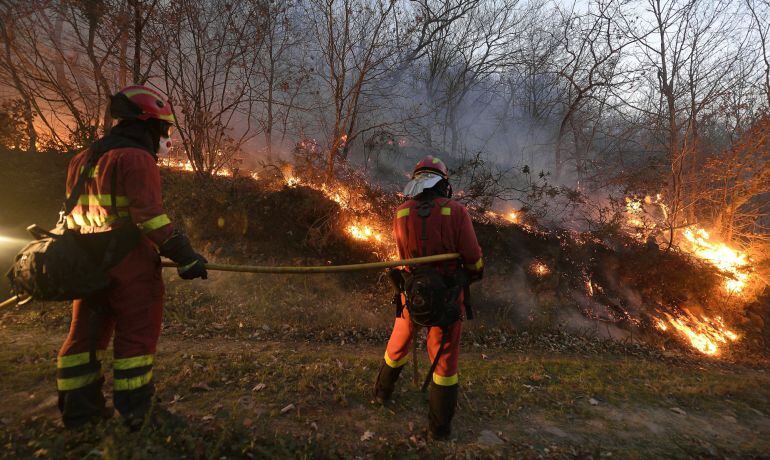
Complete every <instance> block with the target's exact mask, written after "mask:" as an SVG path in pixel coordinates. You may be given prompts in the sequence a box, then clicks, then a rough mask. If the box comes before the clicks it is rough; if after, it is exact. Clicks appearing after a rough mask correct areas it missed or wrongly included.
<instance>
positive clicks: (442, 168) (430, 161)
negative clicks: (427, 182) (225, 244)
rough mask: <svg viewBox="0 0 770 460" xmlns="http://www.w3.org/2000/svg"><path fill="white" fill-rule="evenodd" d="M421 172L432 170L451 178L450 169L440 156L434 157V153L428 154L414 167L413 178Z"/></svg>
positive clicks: (445, 177) (443, 176)
mask: <svg viewBox="0 0 770 460" xmlns="http://www.w3.org/2000/svg"><path fill="white" fill-rule="evenodd" d="M421 172H432V173H435V174H438V175H439V176H441V177H442V178H444V179H448V178H449V170H448V169H447V167H446V165H445V164H444V162H443V161H441V159H440V158H438V157H434V156H433V155H428V156H427V157H425V158H423V159H422V160H420V162H419V163H417V166H415V167H414V171H412V178H414V177H415V176H416V175H417V174H418V173H421Z"/></svg>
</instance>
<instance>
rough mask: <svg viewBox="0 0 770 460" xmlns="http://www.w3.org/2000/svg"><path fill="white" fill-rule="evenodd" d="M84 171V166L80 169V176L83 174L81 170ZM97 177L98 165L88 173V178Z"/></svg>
mask: <svg viewBox="0 0 770 460" xmlns="http://www.w3.org/2000/svg"><path fill="white" fill-rule="evenodd" d="M84 169H86V167H85V166H81V167H80V174H83V170H84ZM98 175H99V165H96V166H94V167H93V168H91V169H90V170H89V171H88V177H91V178H94V177H96V176H98Z"/></svg>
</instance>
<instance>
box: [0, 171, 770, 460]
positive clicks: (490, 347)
mask: <svg viewBox="0 0 770 460" xmlns="http://www.w3.org/2000/svg"><path fill="white" fill-rule="evenodd" d="M6 160H8V161H6ZM0 161H2V163H3V168H0V191H2V193H0V196H2V197H3V198H2V200H3V201H2V203H0V226H2V228H3V232H5V234H6V236H8V235H9V234H14V235H19V236H21V235H22V233H21V229H23V227H24V226H26V224H27V222H30V221H38V222H42V223H46V219H49V221H51V220H52V219H54V217H53V216H52V215H55V211H56V209H57V208H58V204H57V203H56V201H58V199H57V198H56V197H57V196H58V194H60V193H61V186H60V185H59V184H61V181H62V180H63V173H62V171H61V169H62V167H63V165H64V164H65V163H66V158H62V157H36V158H32V159H30V158H21V157H18V156H12V157H11V156H0ZM164 181H165V182H166V186H167V191H166V197H165V198H166V201H167V205H168V207H169V211H170V212H171V213H172V215H173V217H174V220H175V221H176V222H181V223H182V225H183V226H185V228H186V229H187V230H188V232H190V233H191V235H192V236H193V237H194V238H195V240H196V241H197V242H198V243H199V244H200V245H201V246H205V251H206V253H207V255H209V256H210V257H209V258H210V259H214V260H217V261H241V260H244V258H245V259H248V260H257V261H264V262H271V263H283V264H286V263H296V264H299V263H326V262H327V261H328V260H329V257H328V255H329V254H334V255H335V257H336V258H335V259H334V260H333V262H347V261H363V260H372V259H374V258H376V255H374V254H371V253H370V252H369V251H368V249H367V248H366V247H364V246H361V245H357V244H355V243H351V242H350V241H348V240H347V239H345V238H341V237H339V235H337V234H335V232H334V231H330V229H331V230H333V229H334V225H336V224H335V219H334V216H335V215H336V214H335V213H336V212H337V210H336V209H335V208H334V206H333V204H330V203H328V202H324V201H323V200H320V199H319V198H318V197H317V196H315V195H314V194H315V193H316V192H313V191H312V190H307V189H270V188H269V187H268V186H267V184H266V185H265V186H264V187H263V186H262V185H253V184H252V185H247V186H240V185H239V184H233V183H232V181H231V182H227V181H225V182H219V183H216V184H214V185H211V186H205V187H201V186H200V185H196V184H197V183H196V182H195V181H194V180H192V178H190V177H187V176H184V175H178V174H164ZM250 187H251V188H250ZM52 202H54V203H53V204H52ZM297 202H299V203H305V204H300V205H299V206H296V205H294V203H297ZM307 203H312V205H308V204H307ZM319 203H320V204H319ZM287 215H289V216H290V217H287ZM220 218H221V220H220ZM221 221H224V223H223V224H220V222H221ZM310 229H312V231H311V230H310ZM5 249H6V252H8V253H12V252H13V250H15V249H12V248H8V247H6V248H5ZM3 257H5V256H3ZM166 277H167V281H168V283H167V296H166V297H167V304H166V311H165V319H164V326H163V327H164V329H163V335H162V338H161V342H160V346H159V353H158V358H157V370H156V376H157V377H156V379H157V385H158V395H159V397H160V402H159V404H160V405H161V406H163V407H165V408H167V409H168V410H170V411H172V412H175V413H176V414H178V415H179V420H177V421H175V422H173V423H167V424H164V425H162V426H160V427H159V428H157V429H149V428H146V429H144V430H143V431H142V432H140V433H128V432H127V431H126V430H125V428H124V427H123V426H122V424H121V423H120V419H119V418H116V419H114V420H112V421H110V422H106V423H103V424H100V425H97V426H94V427H91V428H89V429H88V430H85V431H78V432H68V431H66V430H64V429H63V428H62V427H61V426H60V424H59V421H58V417H57V409H56V398H55V391H54V387H55V376H54V367H55V356H56V350H57V348H58V346H59V344H60V343H61V341H62V340H63V338H64V335H65V334H66V329H67V324H68V321H69V311H68V308H67V305H66V304H35V305H30V306H26V307H13V308H10V309H8V310H6V311H3V312H0V343H2V344H3V346H2V348H1V349H0V382H1V383H0V401H3V410H2V413H0V442H2V445H3V451H2V454H0V456H2V457H6V458H31V457H38V458H48V457H51V458H84V457H90V456H103V457H107V458H181V457H185V458H240V457H302V458H307V457H311V458H329V457H342V458H350V457H374V458H381V457H393V456H398V457H406V458H422V457H427V458H447V457H467V458H486V457H521V458H539V457H547V458H572V457H580V458H601V457H621V458H650V457H658V458H660V457H673V458H688V457H697V458H702V457H714V458H736V457H738V458H762V457H767V455H768V454H767V452H770V441H769V440H770V393H769V392H768V391H767V388H768V387H769V386H770V372H769V371H770V366H768V364H767V360H766V359H765V358H761V357H759V356H758V355H756V356H755V355H751V354H748V355H742V356H729V357H728V358H727V359H707V358H703V357H701V356H698V355H695V354H692V353H691V352H689V351H687V350H686V349H684V348H680V347H672V346H666V347H665V349H664V348H663V347H662V346H661V344H658V343H656V344H653V345H650V344H641V343H638V342H637V341H635V340H625V341H617V340H615V341H611V340H605V339H603V338H601V337H598V336H597V333H596V331H595V330H591V329H586V330H583V331H578V332H576V331H572V332H570V333H566V332H563V331H559V330H556V329H553V328H546V327H540V326H538V327H535V326H537V325H530V327H527V328H524V327H521V326H518V325H517V323H516V322H515V321H508V322H504V321H500V320H499V319H500V318H501V317H503V316H505V314H506V311H505V310H502V311H501V310H493V309H491V308H489V309H484V308H483V307H482V306H479V307H478V308H477V309H478V316H479V317H480V320H479V321H474V322H469V323H467V324H466V334H465V335H464V338H463V350H464V351H463V353H462V355H461V365H460V366H461V375H460V379H461V380H460V381H461V385H462V387H461V388H462V390H461V396H460V405H459V408H458V414H457V420H456V424H455V428H456V430H455V431H456V439H455V440H454V441H452V442H450V443H435V442H431V441H428V440H426V439H425V433H424V428H425V414H426V397H425V395H423V394H421V393H420V392H419V390H418V389H417V388H416V387H415V386H414V384H412V383H411V377H412V371H411V365H410V367H409V368H408V369H407V370H405V371H404V374H403V379H402V382H401V384H400V386H399V389H398V391H397V396H398V398H397V401H396V403H395V404H394V405H393V406H391V407H388V408H381V407H378V406H374V405H372V404H371V403H370V391H371V385H372V383H373V380H374V378H375V375H376V372H377V368H378V366H379V364H380V361H381V356H382V350H383V347H384V343H385V341H386V340H387V336H388V333H389V327H390V325H391V322H392V309H391V306H390V305H389V299H390V292H389V288H388V286H387V283H386V282H385V281H384V280H382V279H380V278H379V276H378V275H377V274H362V275H356V276H330V275H329V276H326V275H324V276H318V277H314V278H291V277H286V276H277V275H276V276H261V277H255V276H249V275H237V274H222V273H214V274H212V276H211V279H209V280H208V281H206V282H203V281H200V280H198V281H194V282H182V281H180V280H177V279H176V276H175V274H173V272H169V273H167V274H166ZM485 283H488V282H487V281H485ZM499 284H501V281H500V280H498V281H497V282H494V283H491V284H490V285H489V286H490V288H494V289H500V290H501V291H503V292H508V291H506V290H505V286H500V285H499ZM481 287H482V289H487V287H486V286H485V285H484V284H482V286H481ZM2 293H3V294H4V293H5V292H4V291H3V292H2ZM480 298H482V299H483V297H480ZM418 356H419V357H420V371H421V372H425V371H426V369H427V367H428V363H427V359H426V357H425V353H424V350H422V349H420V350H418ZM107 366H108V367H109V364H107ZM106 376H107V379H108V382H107V383H108V384H107V388H109V386H110V379H111V377H110V373H109V372H107V374H106Z"/></svg>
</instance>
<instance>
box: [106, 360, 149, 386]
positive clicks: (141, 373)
mask: <svg viewBox="0 0 770 460" xmlns="http://www.w3.org/2000/svg"><path fill="white" fill-rule="evenodd" d="M152 363H153V355H141V356H132V357H130V358H115V364H114V368H115V381H114V387H115V391H130V390H137V389H139V388H141V387H143V386H145V385H148V384H149V383H150V382H151V381H152Z"/></svg>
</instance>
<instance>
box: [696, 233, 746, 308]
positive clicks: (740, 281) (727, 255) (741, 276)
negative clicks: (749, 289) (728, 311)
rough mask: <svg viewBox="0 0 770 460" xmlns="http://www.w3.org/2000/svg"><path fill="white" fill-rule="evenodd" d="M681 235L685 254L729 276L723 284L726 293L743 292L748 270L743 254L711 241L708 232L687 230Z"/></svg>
mask: <svg viewBox="0 0 770 460" xmlns="http://www.w3.org/2000/svg"><path fill="white" fill-rule="evenodd" d="M682 235H683V236H684V238H685V240H686V241H687V242H688V247H686V248H684V249H685V250H686V251H687V252H690V253H691V254H693V255H694V256H696V257H698V258H700V259H702V260H704V261H706V262H708V263H710V264H711V265H713V266H715V267H716V268H718V269H720V270H722V271H723V272H726V273H729V274H730V276H731V278H729V279H726V280H725V284H724V287H725V289H726V290H727V292H730V293H740V292H742V291H743V290H744V288H745V287H746V285H747V284H748V280H749V269H750V266H749V258H748V256H747V255H746V254H745V253H742V252H740V251H738V250H736V249H733V248H731V247H729V246H728V245H726V244H724V243H721V242H716V241H711V235H710V234H709V232H707V231H706V230H704V229H702V228H695V229H692V228H688V229H686V230H685V231H684V232H683V234H682Z"/></svg>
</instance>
